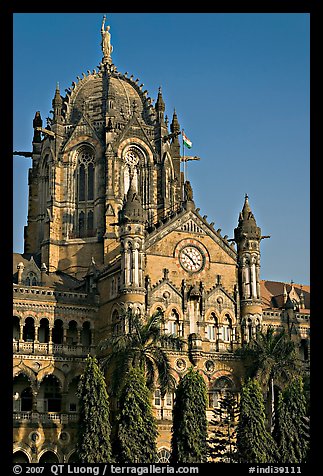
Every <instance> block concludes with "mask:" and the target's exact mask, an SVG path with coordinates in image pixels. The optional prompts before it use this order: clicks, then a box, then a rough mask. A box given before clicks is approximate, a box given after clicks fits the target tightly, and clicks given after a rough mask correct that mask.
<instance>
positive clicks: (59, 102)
mask: <svg viewBox="0 0 323 476" xmlns="http://www.w3.org/2000/svg"><path fill="white" fill-rule="evenodd" d="M52 106H53V115H54V118H53V122H60V120H61V116H62V106H63V99H62V97H61V94H60V91H59V85H58V83H57V85H56V90H55V96H54V99H53V101H52Z"/></svg>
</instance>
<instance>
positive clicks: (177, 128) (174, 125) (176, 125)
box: [170, 109, 181, 140]
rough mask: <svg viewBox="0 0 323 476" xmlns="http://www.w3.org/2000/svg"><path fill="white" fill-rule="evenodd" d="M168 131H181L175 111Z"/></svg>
mask: <svg viewBox="0 0 323 476" xmlns="http://www.w3.org/2000/svg"><path fill="white" fill-rule="evenodd" d="M170 130H171V132H172V133H175V132H179V131H180V130H181V128H180V125H179V122H178V119H177V114H176V111H175V109H174V114H173V119H172V122H171V125H170ZM175 139H176V138H175ZM175 139H174V140H175ZM177 140H178V137H177Z"/></svg>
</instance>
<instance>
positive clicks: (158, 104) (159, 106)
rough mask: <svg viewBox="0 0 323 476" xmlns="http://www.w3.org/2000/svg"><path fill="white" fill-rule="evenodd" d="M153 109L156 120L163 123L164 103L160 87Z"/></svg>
mask: <svg viewBox="0 0 323 476" xmlns="http://www.w3.org/2000/svg"><path fill="white" fill-rule="evenodd" d="M155 109H156V113H157V120H158V122H159V123H160V124H163V123H164V113H165V103H164V100H163V96H162V92H161V88H159V90H158V96H157V101H156V104H155Z"/></svg>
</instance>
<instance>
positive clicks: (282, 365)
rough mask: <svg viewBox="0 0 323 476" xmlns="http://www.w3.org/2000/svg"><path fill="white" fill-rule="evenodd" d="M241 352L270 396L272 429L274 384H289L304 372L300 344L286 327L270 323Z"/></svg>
mask: <svg viewBox="0 0 323 476" xmlns="http://www.w3.org/2000/svg"><path fill="white" fill-rule="evenodd" d="M237 353H238V354H239V355H240V356H241V358H242V359H243V360H244V362H245V364H246V368H247V372H248V374H249V375H248V376H249V377H251V378H256V379H257V380H258V382H259V383H260V385H261V386H262V388H263V391H267V393H268V396H269V404H270V406H269V415H268V418H269V424H270V428H272V424H273V412H274V385H275V384H279V385H285V384H286V383H287V382H289V381H290V380H291V379H292V378H293V377H294V376H295V375H296V374H297V373H299V372H300V369H301V368H300V364H299V360H298V359H297V354H296V347H295V344H294V342H293V341H292V340H291V339H290V337H289V336H288V334H287V333H286V331H285V329H282V330H280V331H278V332H277V331H276V330H275V329H274V328H273V327H271V326H269V327H268V328H267V330H266V331H265V332H261V331H260V332H258V333H257V335H256V337H255V338H254V339H252V340H251V341H250V342H249V343H248V344H247V345H246V346H245V347H243V348H242V349H239V350H238V351H237Z"/></svg>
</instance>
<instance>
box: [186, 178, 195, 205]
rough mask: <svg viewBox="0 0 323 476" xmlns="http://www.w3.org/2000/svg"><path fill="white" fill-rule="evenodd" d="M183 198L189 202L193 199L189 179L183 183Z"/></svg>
mask: <svg viewBox="0 0 323 476" xmlns="http://www.w3.org/2000/svg"><path fill="white" fill-rule="evenodd" d="M184 200H185V201H187V202H191V201H192V200H193V189H192V186H191V183H190V182H189V180H186V182H185V183H184Z"/></svg>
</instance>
